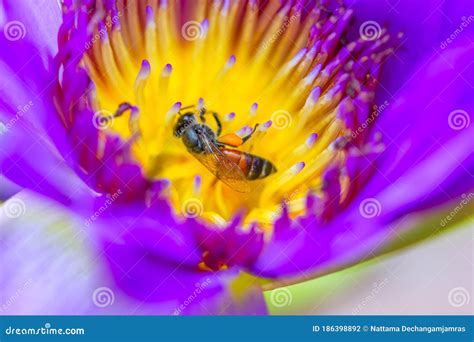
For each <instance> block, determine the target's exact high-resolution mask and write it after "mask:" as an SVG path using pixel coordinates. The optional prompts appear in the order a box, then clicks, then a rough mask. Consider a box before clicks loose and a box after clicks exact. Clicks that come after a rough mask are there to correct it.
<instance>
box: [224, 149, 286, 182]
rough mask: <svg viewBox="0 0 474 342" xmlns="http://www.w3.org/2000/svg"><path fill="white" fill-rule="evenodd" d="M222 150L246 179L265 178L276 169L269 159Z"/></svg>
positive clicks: (241, 152) (236, 151) (237, 151)
mask: <svg viewBox="0 0 474 342" xmlns="http://www.w3.org/2000/svg"><path fill="white" fill-rule="evenodd" d="M222 152H223V153H224V154H225V155H226V156H227V158H229V159H230V160H232V161H233V162H234V163H235V164H237V165H238V166H239V168H240V169H241V170H242V172H243V173H244V175H245V178H247V179H248V180H256V179H261V178H265V177H267V176H269V175H271V174H272V173H275V172H276V171H277V169H276V167H275V165H273V164H272V163H271V162H270V161H268V160H266V159H264V158H261V157H258V156H256V155H253V154H250V153H247V152H243V151H239V150H231V149H226V148H224V149H222Z"/></svg>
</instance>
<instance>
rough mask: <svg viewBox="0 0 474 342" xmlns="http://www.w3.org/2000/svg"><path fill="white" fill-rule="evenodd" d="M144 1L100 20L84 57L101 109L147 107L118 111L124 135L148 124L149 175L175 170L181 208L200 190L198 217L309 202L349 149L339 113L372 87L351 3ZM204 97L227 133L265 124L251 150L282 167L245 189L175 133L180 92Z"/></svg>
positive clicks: (174, 194)
mask: <svg viewBox="0 0 474 342" xmlns="http://www.w3.org/2000/svg"><path fill="white" fill-rule="evenodd" d="M145 3H146V1H130V2H129V7H127V8H124V7H123V5H120V4H121V2H119V8H118V13H117V16H116V17H115V18H108V20H109V21H110V20H112V21H113V23H112V25H107V23H110V22H107V21H106V22H105V23H106V25H104V26H103V28H102V30H105V31H101V29H100V26H99V28H98V29H96V33H99V34H100V33H101V32H102V33H104V32H106V34H100V36H101V40H100V42H96V43H94V44H93V45H92V46H91V48H90V49H89V51H88V53H87V54H86V57H85V58H84V65H85V66H86V68H87V70H88V71H89V73H90V75H91V78H92V80H93V81H94V83H95V86H96V94H95V97H94V106H95V109H97V110H101V111H106V112H110V113H114V112H115V111H116V110H117V108H118V106H119V104H121V103H123V102H129V103H130V104H132V105H134V106H136V107H138V109H139V114H138V116H137V117H133V118H128V116H129V114H128V113H127V114H124V115H123V116H121V117H117V118H115V120H114V121H113V125H112V126H111V127H110V129H111V130H112V131H114V132H116V133H119V134H120V135H121V136H122V137H124V138H125V139H131V138H132V136H133V135H134V134H135V133H137V132H138V133H139V134H138V136H136V137H135V138H134V140H133V154H134V157H135V158H136V159H137V160H138V161H139V162H140V163H141V165H142V166H143V170H144V171H143V172H144V173H145V174H146V175H147V177H149V178H150V179H160V178H166V179H169V180H170V181H171V186H170V188H169V190H168V195H169V196H170V199H171V200H172V202H173V204H174V207H175V208H176V210H177V211H178V212H181V211H183V210H184V211H187V210H188V208H187V203H189V202H190V201H194V204H195V205H196V206H197V208H194V210H195V212H196V213H197V214H196V216H197V215H200V216H201V217H202V218H204V219H206V220H209V221H212V222H215V223H217V224H225V223H226V222H227V221H228V220H229V219H230V218H231V217H232V216H233V215H234V214H235V213H236V212H238V211H239V210H240V209H244V210H245V213H246V216H245V222H246V223H250V222H255V221H256V222H258V223H259V224H260V225H261V226H267V225H271V224H272V223H273V221H274V220H275V218H276V214H278V213H279V212H280V211H281V204H282V202H285V203H286V204H287V206H288V208H289V212H290V214H291V215H292V216H296V215H299V214H301V213H303V212H304V210H305V198H306V196H307V194H308V191H312V192H314V193H316V194H318V193H320V189H321V174H322V172H323V171H324V170H325V168H326V167H327V166H328V165H329V164H330V163H341V164H342V163H343V161H344V160H345V158H346V152H345V151H344V149H339V148H337V147H335V145H336V144H334V142H335V141H336V139H337V138H338V137H341V136H344V135H347V129H346V127H345V125H344V122H343V121H342V120H341V119H340V118H339V117H338V115H337V113H338V108H340V106H346V107H350V106H351V102H350V101H343V100H344V99H345V98H348V96H349V95H348V94H349V91H348V90H349V89H350V91H351V97H352V98H353V97H355V96H365V97H366V98H370V97H371V96H372V93H371V92H370V91H368V90H364V89H362V88H361V84H360V79H358V78H357V77H356V76H354V73H353V71H352V67H353V65H354V63H355V62H354V59H355V58H354V57H353V56H351V54H352V53H353V52H354V54H355V53H356V52H355V51H354V50H355V49H356V47H357V46H358V45H357V44H358V43H360V42H357V41H355V42H352V43H348V44H346V45H343V44H341V36H342V31H343V30H341V29H340V28H341V27H345V26H347V23H348V21H349V18H350V16H351V13H352V11H351V10H347V9H344V8H340V9H339V10H337V11H335V12H333V13H327V11H326V10H324V9H323V8H320V7H317V6H316V7H314V8H310V9H309V10H308V9H306V8H303V7H302V6H299V5H293V6H292V5H289V4H287V5H284V4H283V5H282V3H281V1H280V0H270V1H268V2H265V5H264V6H263V8H259V6H258V3H257V2H256V1H247V0H240V1H205V0H200V1H188V2H182V1H167V2H166V1H162V2H161V3H160V4H158V5H157V4H156V2H153V3H154V4H152V5H150V6H148V7H146V6H145ZM183 13H185V14H183ZM343 50H344V51H343ZM344 52H345V53H344ZM357 58H359V60H362V62H363V61H364V59H366V60H367V59H369V58H374V59H375V58H380V56H378V55H377V56H375V55H374V56H370V55H368V56H358V57H357ZM143 60H146V61H147V62H148V63H147V62H145V63H143ZM200 99H202V100H203V103H204V106H205V107H206V108H207V109H209V110H213V111H216V112H217V113H219V115H220V118H221V119H222V122H223V133H224V134H226V133H239V134H245V132H246V131H248V129H249V127H253V126H254V125H255V124H257V123H259V124H260V128H259V129H258V131H257V132H256V134H255V135H254V136H253V137H252V138H251V139H250V140H249V141H248V142H247V143H246V144H244V145H243V146H242V147H241V149H242V150H244V151H247V152H250V151H251V153H253V154H256V155H258V156H261V157H264V158H266V159H268V160H270V161H271V162H273V163H274V164H275V165H276V167H277V169H278V172H277V173H275V174H273V175H271V176H269V177H267V178H265V179H262V180H258V181H252V182H253V183H252V186H253V190H252V191H251V192H250V193H247V194H242V193H238V192H235V191H234V190H232V189H231V188H229V187H228V186H226V185H225V184H224V183H222V182H220V181H218V180H217V179H216V177H215V176H214V175H213V174H211V172H209V171H208V170H207V169H206V168H205V167H204V166H203V165H201V164H200V163H199V162H198V161H197V160H196V159H195V158H194V157H193V156H192V155H191V154H190V153H189V152H187V150H186V148H185V146H184V145H183V143H182V142H181V141H180V140H179V139H177V138H175V137H174V136H173V126H174V124H175V122H176V118H177V113H178V110H179V104H177V103H181V106H182V107H184V106H189V105H196V106H198V105H199V103H201V104H202V102H199V101H200ZM346 109H348V110H350V108H346ZM269 121H271V125H270V122H269ZM207 122H208V124H209V125H210V126H211V127H212V128H213V129H215V128H216V126H215V125H214V122H213V120H212V119H211V118H209V119H208V120H207ZM342 183H344V180H342ZM343 191H344V187H343ZM343 195H344V194H343ZM183 208H186V209H183ZM193 215H194V214H193Z"/></svg>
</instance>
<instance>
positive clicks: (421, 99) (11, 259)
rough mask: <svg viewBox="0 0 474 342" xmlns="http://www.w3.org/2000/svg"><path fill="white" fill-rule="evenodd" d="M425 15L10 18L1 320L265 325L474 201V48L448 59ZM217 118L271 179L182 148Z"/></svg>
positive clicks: (145, 4) (277, 4)
mask: <svg viewBox="0 0 474 342" xmlns="http://www.w3.org/2000/svg"><path fill="white" fill-rule="evenodd" d="M431 2H432V1H420V2H417V4H416V5H414V4H413V3H412V2H410V1H400V4H399V5H398V6H399V8H402V7H403V8H405V10H403V11H402V10H400V12H401V13H400V14H398V15H392V14H391V13H389V12H388V11H385V10H381V9H380V8H378V6H381V5H380V4H378V5H374V4H373V3H372V2H369V1H359V2H356V3H355V4H350V3H349V2H348V3H347V4H343V3H342V2H341V1H323V0H321V1H305V0H297V1H292V0H270V1H257V0H235V1H228V0H214V1H210V0H200V1H184V0H182V1H181V0H154V1H152V0H150V1H124V0H117V1H111V0H103V1H100V0H97V1H94V0H83V1H73V0H64V1H63V2H59V6H58V5H57V4H56V3H55V2H48V5H43V6H40V5H39V4H38V3H37V2H35V1H28V0H23V1H20V2H15V1H10V0H6V1H4V3H3V7H2V15H0V27H1V28H2V32H3V34H2V35H1V37H0V40H1V46H2V49H0V75H1V76H2V78H1V82H0V120H1V123H2V125H0V129H1V130H0V168H1V169H0V170H1V177H2V178H1V179H0V180H2V181H5V182H6V181H8V183H2V187H3V188H2V189H0V195H1V196H2V197H1V198H0V199H2V200H5V202H4V203H3V206H2V211H1V216H0V224H1V227H2V228H1V230H0V246H1V251H0V260H1V261H0V265H1V266H2V267H1V273H0V284H1V285H0V286H2V287H3V291H2V292H3V293H6V294H8V293H15V291H18V289H21V292H22V293H28V295H27V296H26V297H27V298H28V303H29V305H28V306H26V305H22V304H21V303H22V300H21V298H19V299H18V298H16V299H15V300H13V301H11V300H10V302H11V305H10V304H9V305H7V306H5V305H4V307H3V308H1V309H2V311H5V312H10V313H11V312H13V313H36V314H38V313H51V314H61V313H108V314H110V313H125V314H136V313H154V314H234V313H239V314H264V313H266V312H267V310H266V305H265V302H264V299H263V293H262V289H271V288H275V287H278V286H282V285H284V284H290V283H294V282H298V281H302V280H304V279H311V278H314V277H316V276H319V275H322V274H327V273H329V272H332V271H334V270H338V269H341V268H344V267H348V266H350V265H353V264H355V263H358V262H361V261H363V260H366V259H368V258H372V257H374V256H376V255H379V254H380V253H382V252H384V251H387V250H388V248H390V246H391V244H394V243H395V242H396V239H397V236H399V235H400V234H405V233H407V232H413V231H415V230H416V227H417V226H418V224H417V223H419V221H420V217H421V218H422V217H423V216H421V215H427V214H429V213H436V210H435V209H439V210H441V209H442V208H446V205H447V204H448V203H451V202H453V201H454V202H455V201H458V200H459V199H461V196H462V195H463V194H464V195H466V193H469V191H472V189H473V188H474V182H473V177H472V174H473V171H474V169H473V166H474V157H473V154H472V150H473V139H472V136H473V126H472V125H470V124H469V123H470V122H469V121H470V116H469V115H470V113H473V112H474V111H473V103H472V84H473V80H474V78H473V77H472V76H473V74H472V68H469V65H470V64H472V56H473V55H474V49H473V47H472V44H465V39H467V38H468V37H472V31H471V32H468V31H466V32H465V37H459V38H458V39H456V40H454V41H452V43H450V44H449V45H447V46H446V47H444V48H440V47H439V46H438V45H436V46H434V42H436V44H439V42H442V41H443V40H442V39H441V38H442V37H446V36H448V35H449V32H450V29H448V28H447V27H446V25H442V24H440V20H442V19H440V18H439V17H438V15H437V14H436V13H435V14H431V15H429V13H430V11H432V10H431V8H432V7H431V6H430V5H431ZM462 2H463V1H459V3H462ZM369 3H370V4H369ZM408 6H420V8H418V9H419V10H418V11H417V10H407V9H406V8H408ZM454 7H455V6H454ZM453 11H454V12H455V10H454V9H453V8H449V11H447V13H449V15H450V16H452V17H456V16H457V15H458V13H454V12H453ZM382 13H384V14H383V15H382ZM387 13H388V14H387ZM421 16H425V17H424V18H426V21H425V23H424V26H423V29H420V28H419V27H417V26H416V25H419V23H420V17H421ZM401 19H406V20H401ZM436 30H437V31H436ZM402 32H403V33H402ZM427 32H428V33H427ZM420 37H423V39H424V40H420V39H419V38H420ZM469 85H470V86H469ZM204 111H205V114H204V115H202V119H203V120H205V122H206V125H208V127H210V128H211V129H212V130H213V131H214V132H217V130H218V124H219V123H220V124H221V125H222V134H223V135H227V138H228V139H230V138H231V139H233V140H232V141H235V140H239V139H240V140H242V141H240V143H242V142H243V141H244V140H246V138H247V137H249V136H250V135H251V136H250V137H249V139H248V140H246V141H245V143H243V144H242V145H241V146H239V147H235V148H232V149H238V150H239V151H244V152H245V153H251V154H252V155H254V156H257V157H260V158H264V159H266V160H268V161H269V162H271V163H272V164H273V165H275V167H276V170H275V171H276V172H274V173H272V174H270V175H268V176H267V177H264V178H261V179H258V180H250V179H248V180H245V179H239V182H240V183H243V184H246V185H248V186H249V189H250V191H249V192H239V191H236V190H239V189H235V188H233V187H229V185H228V182H227V183H226V181H225V180H226V177H230V176H228V175H227V174H225V173H224V174H220V176H219V173H218V172H217V171H216V170H213V169H212V167H209V165H207V167H206V166H205V165H203V164H201V163H200V162H199V161H198V159H197V158H195V156H193V154H192V153H190V152H189V151H188V150H187V149H186V146H185V145H184V144H183V143H182V141H181V140H180V139H179V138H177V137H175V136H174V134H173V133H174V129H175V125H176V122H177V120H178V119H179V117H180V116H182V115H183V114H185V113H193V114H194V116H195V119H196V120H201V118H200V116H201V115H200V114H201V113H204ZM213 112H214V113H216V115H215V117H216V118H217V120H216V118H215V117H213V114H212V113H213ZM198 122H199V121H198ZM257 124H258V126H256V125H257ZM186 129H187V127H186ZM227 141H230V140H227ZM216 146H217V145H216ZM222 149H223V147H222V146H218V147H217V150H218V151H217V152H216V155H217V154H218V153H219V151H222ZM219 158H222V157H219ZM228 160H230V159H228ZM247 161H248V160H247ZM219 163H222V159H220V161H219ZM244 164H245V163H244ZM212 165H213V167H217V166H216V164H212ZM233 165H234V166H235V167H237V168H239V170H241V169H242V170H243V171H239V172H240V173H239V175H240V176H241V175H245V172H244V171H247V173H248V174H252V172H254V171H252V170H254V169H252V167H253V168H255V169H258V168H257V166H255V165H254V164H252V165H253V166H250V165H240V164H239V165H236V164H235V163H234V164H233ZM255 172H256V171H255ZM216 175H217V177H216ZM240 176H239V177H240ZM247 178H251V177H247ZM4 184H7V185H4ZM21 189H24V191H22V192H20V193H18V191H20V190H21ZM15 193H17V195H15V196H13V195H14V194H15ZM35 198H36V200H35ZM39 199H41V200H39ZM30 203H37V204H36V205H33V204H30ZM18 213H20V214H23V216H21V215H19V214H18ZM40 213H41V214H40ZM408 215H409V216H408ZM407 217H410V220H408V221H407V220H405V219H406V218H407ZM401 222H403V224H401ZM434 231H435V230H434V229H432V230H430V231H429V232H425V233H424V234H428V235H429V234H432V233H434ZM30 236H33V237H34V238H30ZM20 297H21V296H20ZM25 300H26V299H25Z"/></svg>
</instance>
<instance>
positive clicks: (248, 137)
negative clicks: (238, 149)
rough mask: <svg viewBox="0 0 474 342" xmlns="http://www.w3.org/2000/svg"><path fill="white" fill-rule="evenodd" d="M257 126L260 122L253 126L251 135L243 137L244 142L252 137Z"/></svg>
mask: <svg viewBox="0 0 474 342" xmlns="http://www.w3.org/2000/svg"><path fill="white" fill-rule="evenodd" d="M257 127H258V124H255V127H254V128H253V131H252V132H250V134H249V135H247V136H245V137H243V138H242V144H243V143H245V142H246V141H247V140H249V139H250V138H251V137H252V135H253V134H254V133H255V132H256V131H257Z"/></svg>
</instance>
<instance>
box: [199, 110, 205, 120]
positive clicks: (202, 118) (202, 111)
mask: <svg viewBox="0 0 474 342" xmlns="http://www.w3.org/2000/svg"><path fill="white" fill-rule="evenodd" d="M204 115H206V108H205V107H202V108H201V110H200V111H199V119H201V122H202V123H206V118H205V116H204Z"/></svg>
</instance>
